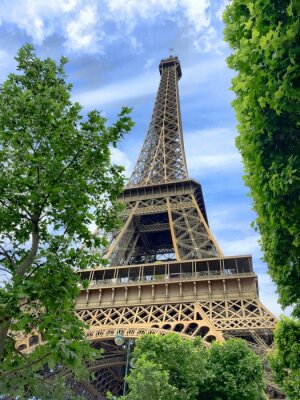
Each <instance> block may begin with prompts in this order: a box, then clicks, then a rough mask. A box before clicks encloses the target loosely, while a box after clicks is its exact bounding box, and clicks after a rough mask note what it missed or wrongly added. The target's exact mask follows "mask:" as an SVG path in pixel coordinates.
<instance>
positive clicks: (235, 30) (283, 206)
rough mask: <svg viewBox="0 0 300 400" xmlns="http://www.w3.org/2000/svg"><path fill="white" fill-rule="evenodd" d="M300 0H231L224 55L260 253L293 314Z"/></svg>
mask: <svg viewBox="0 0 300 400" xmlns="http://www.w3.org/2000/svg"><path fill="white" fill-rule="evenodd" d="M299 5H300V4H299V0H253V1H248V0H233V1H232V2H231V3H230V4H229V5H228V6H227V8H226V10H225V13H224V22H225V31H224V36H225V40H226V41H227V42H228V43H229V45H230V47H231V48H232V54H231V55H230V56H229V57H228V59H227V62H228V65H229V67H230V68H233V69H235V70H237V71H238V74H237V75H236V77H235V78H234V79H233V81H232V89H233V90H234V92H235V94H236V98H235V100H234V101H233V107H234V109H235V112H236V116H237V120H238V131H239V136H238V137H237V140H236V144H237V147H238V148H239V150H240V152H241V154H242V158H243V162H244V165H245V172H246V174H245V182H246V184H247V185H248V186H249V188H250V192H251V197H252V199H253V206H254V210H255V211H256V213H257V219H256V227H257V229H258V230H259V232H260V234H261V245H262V250H263V252H264V259H265V261H266V262H267V263H268V266H269V272H270V275H271V277H272V278H273V280H274V282H276V284H277V289H278V293H279V297H280V302H281V304H282V306H283V307H286V306H288V305H292V306H294V307H295V308H294V315H298V316H299V315H300V285H299V281H300V267H299V265H300V233H299V232H300V230H299V226H300V201H299V200H300V173H299V171H300V157H299V154H300V132H299V71H300V63H299V61H300V59H299V50H300V45H299V43H300V35H299V24H300V20H299V13H300V7H299Z"/></svg>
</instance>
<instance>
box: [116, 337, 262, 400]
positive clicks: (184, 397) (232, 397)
mask: <svg viewBox="0 0 300 400" xmlns="http://www.w3.org/2000/svg"><path fill="white" fill-rule="evenodd" d="M133 359H134V364H135V368H134V369H131V372H130V374H129V376H128V378H127V382H128V386H129V392H128V394H127V395H126V396H125V397H123V398H124V399H126V400H144V399H151V400H260V399H265V395H264V393H263V388H264V382H263V370H262V365H261V361H260V359H259V357H258V356H256V355H255V354H254V353H253V352H252V350H250V348H249V347H248V346H247V344H246V342H245V341H243V340H241V339H235V340H233V339H231V340H228V341H227V342H225V343H224V344H219V343H213V344H212V345H211V347H209V348H207V347H205V346H204V345H203V343H202V342H201V340H200V339H199V338H196V339H194V340H186V339H183V338H181V337H180V336H179V335H178V334H175V333H170V334H168V335H166V336H159V335H144V336H141V337H140V338H139V339H138V340H137V344H136V347H135V349H134V353H133Z"/></svg>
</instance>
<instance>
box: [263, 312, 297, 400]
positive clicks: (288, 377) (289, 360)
mask: <svg viewBox="0 0 300 400" xmlns="http://www.w3.org/2000/svg"><path fill="white" fill-rule="evenodd" d="M275 346H276V347H275V351H274V352H273V353H272V354H271V355H270V357H269V360H270V366H271V368H272V371H273V375H274V379H275V382H276V383H277V384H278V385H279V387H281V388H282V390H283V391H284V393H285V394H286V395H287V397H288V398H289V400H298V399H299V393H300V322H299V320H294V319H289V318H282V319H281V320H280V321H279V323H278V325H277V327H276V330H275Z"/></svg>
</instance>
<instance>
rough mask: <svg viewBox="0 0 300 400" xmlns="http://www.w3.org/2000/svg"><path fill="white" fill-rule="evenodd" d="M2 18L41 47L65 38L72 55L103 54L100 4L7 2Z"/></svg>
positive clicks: (56, 0)
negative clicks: (52, 38)
mask: <svg viewBox="0 0 300 400" xmlns="http://www.w3.org/2000/svg"><path fill="white" fill-rule="evenodd" d="M0 18H1V20H2V23H3V22H8V23H9V24H11V25H14V26H15V27H17V28H18V29H19V30H21V31H24V32H25V33H26V34H27V35H28V36H29V37H30V38H31V39H32V41H33V42H34V43H35V44H38V45H39V44H42V43H43V41H44V40H45V39H46V38H48V37H50V36H52V35H53V34H57V35H59V36H63V37H64V39H65V46H66V47H67V49H68V50H69V51H77V50H84V51H86V52H88V53H92V52H96V51H99V48H98V47H97V43H98V40H99V38H100V39H101V38H102V36H103V34H102V33H101V24H100V23H99V21H98V19H99V18H98V9H97V2H96V0H89V1H88V2H85V1H83V0H48V1H45V0H35V1H32V0H22V1H8V0H4V1H2V2H1V9H0Z"/></svg>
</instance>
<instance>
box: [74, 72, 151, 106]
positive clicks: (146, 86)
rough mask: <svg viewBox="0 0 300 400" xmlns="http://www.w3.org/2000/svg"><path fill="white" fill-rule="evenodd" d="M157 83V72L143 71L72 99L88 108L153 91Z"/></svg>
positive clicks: (79, 94) (121, 100)
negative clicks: (134, 76)
mask: <svg viewBox="0 0 300 400" xmlns="http://www.w3.org/2000/svg"><path fill="white" fill-rule="evenodd" d="M157 85H158V77H157V74H154V73H152V74H150V73H145V74H142V75H140V76H137V77H136V78H133V79H128V80H125V81H121V82H118V83H114V84H111V85H107V86H104V87H102V88H99V89H95V90H88V91H86V92H81V93H78V94H77V95H76V96H75V98H74V100H75V101H79V103H80V104H83V105H84V106H85V107H88V108H97V107H98V106H100V105H101V107H102V106H103V105H105V104H109V103H114V102H123V101H124V100H128V99H132V98H136V97H140V96H144V95H148V94H151V93H155V92H156V90H157Z"/></svg>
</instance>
